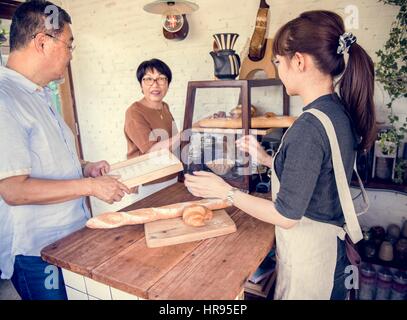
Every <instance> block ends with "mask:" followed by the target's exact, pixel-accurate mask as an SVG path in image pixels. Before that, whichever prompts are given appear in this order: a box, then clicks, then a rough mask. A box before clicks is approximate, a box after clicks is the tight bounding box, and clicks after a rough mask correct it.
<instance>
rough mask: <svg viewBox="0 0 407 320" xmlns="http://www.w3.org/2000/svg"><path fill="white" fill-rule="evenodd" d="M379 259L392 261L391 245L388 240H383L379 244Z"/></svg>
mask: <svg viewBox="0 0 407 320" xmlns="http://www.w3.org/2000/svg"><path fill="white" fill-rule="evenodd" d="M379 259H380V260H382V261H386V262H390V261H393V245H392V244H391V242H389V241H383V242H382V244H381V245H380V250H379Z"/></svg>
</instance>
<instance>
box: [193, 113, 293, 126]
mask: <svg viewBox="0 0 407 320" xmlns="http://www.w3.org/2000/svg"><path fill="white" fill-rule="evenodd" d="M296 119H297V118H296V117H292V116H271V117H270V115H268V116H262V117H254V118H252V119H251V127H252V128H256V129H268V128H288V127H291V125H292V124H293V123H294V121H295V120H296ZM198 125H199V126H200V127H201V128H229V129H241V128H242V120H241V119H231V118H225V119H222V118H217V119H202V120H199V121H198Z"/></svg>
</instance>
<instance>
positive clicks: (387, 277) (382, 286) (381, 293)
mask: <svg viewBox="0 0 407 320" xmlns="http://www.w3.org/2000/svg"><path fill="white" fill-rule="evenodd" d="M392 282H393V274H392V273H391V271H390V269H388V268H382V269H380V270H379V272H378V275H377V291H376V300H389V299H390V293H391V286H392Z"/></svg>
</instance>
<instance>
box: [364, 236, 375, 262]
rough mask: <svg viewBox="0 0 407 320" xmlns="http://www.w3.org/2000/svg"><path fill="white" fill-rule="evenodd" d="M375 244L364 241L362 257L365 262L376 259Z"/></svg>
mask: <svg viewBox="0 0 407 320" xmlns="http://www.w3.org/2000/svg"><path fill="white" fill-rule="evenodd" d="M376 254H377V250H376V244H375V243H374V242H373V241H366V242H365V241H364V244H363V255H364V257H365V260H366V261H373V260H374V259H375V258H376Z"/></svg>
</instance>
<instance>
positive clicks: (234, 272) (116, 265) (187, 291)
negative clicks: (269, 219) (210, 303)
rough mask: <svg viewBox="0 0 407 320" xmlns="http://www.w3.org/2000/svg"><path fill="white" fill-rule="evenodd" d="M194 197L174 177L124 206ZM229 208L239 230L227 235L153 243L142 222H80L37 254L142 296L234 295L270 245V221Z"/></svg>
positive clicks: (141, 205)
mask: <svg viewBox="0 0 407 320" xmlns="http://www.w3.org/2000/svg"><path fill="white" fill-rule="evenodd" d="M263 196H264V195H263ZM196 199H197V198H195V197H194V196H192V195H191V194H190V193H189V192H188V191H187V190H186V188H185V186H184V185H183V184H182V183H177V184H175V185H173V186H170V187H168V188H166V189H164V190H161V191H159V192H157V193H155V194H153V195H151V196H149V197H147V198H145V199H143V200H140V201H139V202H137V203H135V204H133V205H131V206H129V207H127V208H126V209H124V210H123V211H129V210H134V209H138V208H145V207H152V206H154V207H157V206H163V205H167V204H171V203H176V202H183V201H190V200H196ZM227 212H228V213H229V214H230V216H231V217H232V219H233V220H234V221H235V223H236V226H237V232H235V233H232V234H229V235H226V236H221V237H217V238H211V239H206V240H201V241H196V242H190V243H183V244H179V245H174V246H168V247H161V248H153V249H151V248H147V246H146V242H145V238H144V225H135V226H125V227H121V228H116V229H106V230H105V229H99V230H96V229H89V228H83V229H81V230H79V231H77V232H75V233H73V234H71V235H69V236H67V237H65V238H63V239H61V240H59V241H57V242H55V243H53V244H51V245H49V246H47V247H45V248H44V249H43V250H42V252H41V254H42V258H43V259H44V260H46V261H47V262H49V263H52V264H55V265H57V266H59V267H61V268H64V269H67V270H70V271H73V272H75V273H78V274H81V275H84V276H86V277H89V278H92V279H93V280H95V281H98V282H101V283H104V284H106V285H109V286H111V287H114V288H117V289H119V290H123V291H126V292H128V293H131V294H134V295H137V296H139V297H141V298H144V299H154V300H155V299H169V300H178V299H180V300H184V299H185V300H199V299H213V300H223V299H225V300H226V299H234V298H235V297H236V296H238V294H239V293H240V292H241V290H242V288H243V286H244V284H245V282H246V280H247V278H248V277H249V276H250V275H251V274H252V273H253V272H254V271H255V270H256V268H257V267H258V265H259V264H260V263H261V261H262V260H263V259H264V257H265V256H266V255H267V254H268V252H269V251H270V250H271V248H272V246H273V243H274V226H273V225H270V224H267V223H264V222H261V221H259V220H257V219H254V218H252V217H251V216H249V215H247V214H245V213H244V212H242V211H241V210H239V209H237V208H235V207H232V208H228V209H227Z"/></svg>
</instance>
